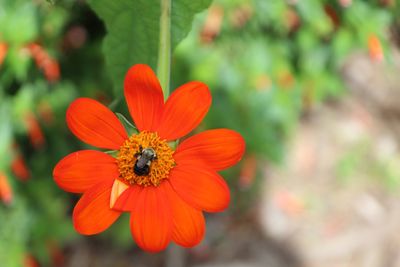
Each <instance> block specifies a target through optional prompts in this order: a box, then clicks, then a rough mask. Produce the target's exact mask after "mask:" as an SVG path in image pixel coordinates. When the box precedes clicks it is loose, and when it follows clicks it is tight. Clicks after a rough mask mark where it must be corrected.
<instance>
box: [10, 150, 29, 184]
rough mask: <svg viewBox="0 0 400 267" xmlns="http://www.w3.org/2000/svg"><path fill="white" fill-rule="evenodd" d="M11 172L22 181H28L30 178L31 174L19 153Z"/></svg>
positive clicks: (13, 162)
mask: <svg viewBox="0 0 400 267" xmlns="http://www.w3.org/2000/svg"><path fill="white" fill-rule="evenodd" d="M11 170H12V172H13V173H14V175H15V176H16V177H17V178H18V179H19V180H21V181H26V180H28V179H29V178H30V173H29V170H28V167H27V166H26V164H25V159H24V157H23V156H22V155H21V154H20V153H19V152H18V154H17V155H16V157H15V158H14V160H13V161H12V163H11Z"/></svg>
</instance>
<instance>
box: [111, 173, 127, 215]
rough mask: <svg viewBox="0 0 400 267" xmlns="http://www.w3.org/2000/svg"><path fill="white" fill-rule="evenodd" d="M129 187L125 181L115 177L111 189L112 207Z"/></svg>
mask: <svg viewBox="0 0 400 267" xmlns="http://www.w3.org/2000/svg"><path fill="white" fill-rule="evenodd" d="M128 188H129V185H127V184H126V183H124V182H121V181H120V180H118V179H115V181H114V184H113V186H112V189H111V197H110V208H113V207H114V205H115V202H116V201H117V199H118V198H119V197H120V196H121V195H122V193H124V192H125V191H126V190H127V189H128Z"/></svg>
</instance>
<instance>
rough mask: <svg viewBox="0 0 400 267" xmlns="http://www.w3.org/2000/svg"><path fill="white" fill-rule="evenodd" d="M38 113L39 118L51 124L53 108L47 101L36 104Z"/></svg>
mask: <svg viewBox="0 0 400 267" xmlns="http://www.w3.org/2000/svg"><path fill="white" fill-rule="evenodd" d="M38 114H39V116H40V119H41V120H43V122H45V123H46V124H52V123H53V122H54V112H53V108H52V107H51V105H50V104H49V103H48V102H44V101H43V102H41V103H40V104H39V106H38Z"/></svg>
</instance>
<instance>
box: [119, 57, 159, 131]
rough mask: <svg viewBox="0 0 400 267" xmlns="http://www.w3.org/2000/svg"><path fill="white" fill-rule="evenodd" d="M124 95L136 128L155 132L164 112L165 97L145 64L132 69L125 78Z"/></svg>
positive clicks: (152, 73) (154, 76) (151, 71)
mask: <svg viewBox="0 0 400 267" xmlns="http://www.w3.org/2000/svg"><path fill="white" fill-rule="evenodd" d="M124 94H125V99H126V102H127V104H128V109H129V113H130V114H131V116H132V119H133V120H134V121H135V124H136V127H137V128H138V129H139V130H140V131H154V129H155V128H156V127H157V126H158V124H159V121H160V117H161V115H162V112H163V107H164V95H163V92H162V89H161V86H160V83H159V81H158V79H157V77H156V75H155V74H154V72H153V70H152V69H151V68H150V67H149V66H147V65H144V64H137V65H134V66H133V67H131V68H130V69H129V71H128V73H127V74H126V76H125V81H124Z"/></svg>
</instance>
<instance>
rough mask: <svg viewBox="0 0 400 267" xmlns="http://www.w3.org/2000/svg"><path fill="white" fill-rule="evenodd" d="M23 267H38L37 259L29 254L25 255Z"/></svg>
mask: <svg viewBox="0 0 400 267" xmlns="http://www.w3.org/2000/svg"><path fill="white" fill-rule="evenodd" d="M23 266H24V267H40V264H39V262H38V261H37V259H36V258H35V257H34V256H32V255H31V254H26V255H25V258H24V265H23Z"/></svg>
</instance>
